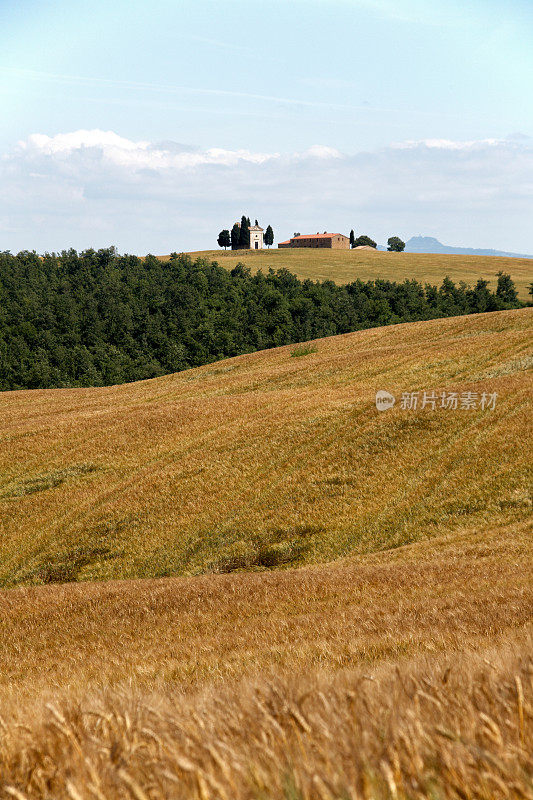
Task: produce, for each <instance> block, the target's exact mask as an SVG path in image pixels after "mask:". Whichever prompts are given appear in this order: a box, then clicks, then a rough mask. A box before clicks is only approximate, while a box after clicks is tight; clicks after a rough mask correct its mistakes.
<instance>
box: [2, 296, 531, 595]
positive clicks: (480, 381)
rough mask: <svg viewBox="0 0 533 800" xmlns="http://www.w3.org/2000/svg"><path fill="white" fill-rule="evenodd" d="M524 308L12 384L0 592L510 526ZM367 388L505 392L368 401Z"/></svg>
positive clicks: (523, 496)
mask: <svg viewBox="0 0 533 800" xmlns="http://www.w3.org/2000/svg"><path fill="white" fill-rule="evenodd" d="M532 320H533V312H532V311H531V310H530V309H523V310H518V311H509V312H499V313H492V314H480V315H473V316H469V317H458V318H453V319H445V320H435V321H429V322H421V323H410V324H404V325H397V326H390V327H386V328H379V329H372V330H366V331H360V332H357V333H353V334H347V335H344V336H338V337H332V338H327V339H323V340H320V341H318V342H316V343H315V349H316V350H317V352H311V353H309V354H308V355H305V356H301V357H293V356H292V355H291V353H292V352H293V348H292V347H291V346H287V347H280V348H277V349H274V350H270V351H263V352H259V353H254V354H250V355H245V356H240V357H237V358H233V359H229V360H226V361H223V362H219V363H216V364H211V365H207V366H204V367H201V368H198V369H194V370H187V371H185V372H182V373H178V374H174V375H168V376H166V377H162V378H158V379H154V380H151V381H146V382H140V383H133V384H127V385H122V386H115V387H108V388H97V389H66V390H63V389H57V390H43V391H41V390H36V391H18V392H5V393H3V394H2V395H1V397H0V402H1V404H2V448H1V452H0V524H1V526H2V527H1V531H2V553H1V557H0V586H5V587H9V586H12V585H15V584H17V583H25V584H30V583H48V582H54V581H56V582H57V581H68V580H88V579H91V580H104V579H111V578H136V577H162V576H167V575H175V574H184V575H194V574H200V573H204V572H231V571H234V570H238V569H248V570H249V569H264V568H268V567H279V566H285V567H286V566H290V565H300V564H304V563H317V562H323V561H325V560H329V559H333V558H338V557H342V556H346V555H348V554H351V553H364V552H371V551H376V550H383V549H389V548H391V547H398V546H400V545H404V544H408V543H410V542H415V541H421V540H424V539H427V538H432V537H435V536H438V535H443V534H447V533H451V532H453V531H455V530H463V529H466V528H467V527H470V528H473V527H476V526H477V527H478V528H479V529H480V530H481V529H484V528H485V527H487V526H490V527H494V526H496V525H500V524H509V523H512V522H513V521H519V520H521V519H523V518H524V516H525V515H527V514H528V513H529V512H530V503H531V500H530V496H529V484H528V465H529V462H530V458H529V456H530V453H529V452H528V449H527V447H526V446H525V443H526V441H527V433H528V430H529V425H530V413H529V412H530V408H529V395H530V390H531V381H530V371H529V370H528V367H530V366H531V328H532V325H531V323H532ZM310 349H313V348H310ZM297 352H298V351H297ZM378 389H384V390H388V391H390V392H392V393H394V394H395V395H396V396H398V397H400V395H401V392H402V391H409V392H412V391H419V392H423V391H427V392H431V391H433V390H435V391H436V392H441V391H445V392H452V391H453V392H457V393H458V394H461V393H463V392H468V391H471V392H475V393H478V395H479V397H478V399H479V398H480V397H481V394H482V393H483V392H485V393H494V392H496V393H497V395H498V398H497V402H496V405H495V408H494V409H492V410H491V409H485V410H484V411H483V410H481V409H480V408H477V409H470V410H464V409H463V410H461V409H457V410H453V409H441V408H437V410H436V411H432V410H431V408H430V407H426V408H424V409H422V408H420V407H419V408H417V409H416V410H403V409H402V408H401V407H400V402H398V403H397V404H396V406H395V407H394V408H393V409H392V410H390V411H389V412H383V413H379V412H377V410H376V406H375V402H374V399H375V393H376V390H378ZM478 405H479V404H478Z"/></svg>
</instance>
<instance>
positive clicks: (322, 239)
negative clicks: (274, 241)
mask: <svg viewBox="0 0 533 800" xmlns="http://www.w3.org/2000/svg"><path fill="white" fill-rule="evenodd" d="M278 247H329V248H330V249H334V250H349V249H350V239H349V237H348V236H344V234H342V233H326V231H324V233H313V234H306V235H304V236H301V235H300V236H293V237H292V239H288V240H287V241H286V242H280V243H279V244H278Z"/></svg>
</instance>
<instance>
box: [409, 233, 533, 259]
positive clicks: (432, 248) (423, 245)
mask: <svg viewBox="0 0 533 800" xmlns="http://www.w3.org/2000/svg"><path fill="white" fill-rule="evenodd" d="M405 251H406V253H443V254H444V253H447V254H450V255H454V254H455V255H458V256H503V257H506V258H533V255H525V254H524V253H507V252H505V251H504V250H480V249H477V248H474V247H449V246H448V245H446V244H442V243H441V242H439V240H438V239H435V238H434V237H433V236H412V237H411V238H410V239H409V241H408V242H406V245H405Z"/></svg>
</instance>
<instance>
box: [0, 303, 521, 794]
mask: <svg viewBox="0 0 533 800" xmlns="http://www.w3.org/2000/svg"><path fill="white" fill-rule="evenodd" d="M532 323H533V312H532V311H531V310H530V309H522V310H518V311H506V312H498V313H492V314H482V315H473V316H469V317H460V318H453V319H446V320H434V321H429V322H423V323H409V324H404V325H396V326H390V327H387V328H380V329H373V330H367V331H360V332H357V333H353V334H347V335H344V336H338V337H332V338H328V339H323V340H319V341H317V342H314V343H313V347H309V348H308V353H307V354H306V355H301V356H298V357H296V356H294V355H292V353H294V351H295V349H294V348H292V347H290V346H289V347H283V348H277V349H275V350H270V351H264V352H260V353H254V354H251V355H246V356H241V357H238V358H234V359H230V360H227V361H224V362H219V363H216V364H211V365H207V366H204V367H201V368H199V369H195V370H189V371H187V372H183V373H180V374H176V375H169V376H166V377H163V378H158V379H155V380H151V381H145V382H141V383H136V384H129V385H123V386H117V387H108V388H104V389H70V390H43V391H41V390H37V391H20V392H6V393H3V394H2V395H0V403H2V428H1V434H0V436H1V442H2V447H1V448H0V514H1V517H0V520H1V522H0V524H1V528H0V531H1V543H2V548H1V555H0V581H1V585H2V586H3V587H4V588H3V589H0V620H1V625H0V798H1V799H2V800H7V798H15V799H16V800H30V798H39V799H40V800H45V798H46V800H51V799H52V798H53V799H54V800H56V798H57V800H67V798H69V800H89V798H91V799H93V798H96V800H103V798H106V800H110V799H114V798H120V800H126V799H128V798H130V799H131V798H134V799H135V800H163V798H164V799H165V800H166V798H176V799H177V800H182V799H183V800H186V799H187V800H188V798H192V800H219V798H220V800H270V798H272V800H278V798H279V800H315V798H316V799H317V800H348V799H349V800H415V799H416V800H426V799H427V800H447V799H448V798H450V800H459V798H460V799H461V800H465V799H466V800H470V799H472V800H493V798H494V799H495V800H499V799H500V798H502V799H503V798H513V799H514V798H526V800H527V798H533V760H532V755H531V754H532V751H533V747H532V746H533V646H532V638H531V637H532V628H531V621H532V610H533V547H532V542H531V533H532V526H531V495H530V490H531V457H530V443H531V413H530V399H531V388H532V383H531V374H530V367H531V365H532V361H533V359H532V354H531V341H532V336H531V331H532V327H533V325H532ZM300 352H301V351H300ZM303 352H306V351H305V349H304V351H303ZM378 389H385V390H387V391H390V392H392V393H393V394H395V395H396V396H397V397H398V398H399V397H400V396H401V393H402V392H404V391H408V392H412V391H419V392H420V393H422V392H423V391H424V390H425V391H428V392H429V391H432V390H435V391H436V393H437V394H439V393H440V392H445V393H447V394H449V393H450V392H457V393H458V395H459V396H461V395H463V396H465V395H464V393H466V392H471V393H477V397H478V400H479V398H480V397H481V395H482V394H483V392H485V393H487V394H489V393H496V400H495V404H494V408H491V409H485V410H482V409H480V408H476V409H466V408H463V409H461V408H457V409H453V408H452V409H443V408H438V407H437V408H435V410H433V409H432V408H430V407H426V408H423V409H422V408H420V407H418V408H416V409H402V408H401V404H400V402H399V401H398V402H397V403H396V404H395V406H394V407H393V408H392V409H389V410H388V411H384V412H381V413H380V412H378V411H377V410H376V406H375V402H374V398H375V393H376V390H378ZM123 578H128V580H122V579H123Z"/></svg>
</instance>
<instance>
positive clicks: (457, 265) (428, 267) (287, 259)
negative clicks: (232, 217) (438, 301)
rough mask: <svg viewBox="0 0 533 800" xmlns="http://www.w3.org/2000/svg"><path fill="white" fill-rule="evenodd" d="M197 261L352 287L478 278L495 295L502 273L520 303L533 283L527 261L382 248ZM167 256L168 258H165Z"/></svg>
mask: <svg viewBox="0 0 533 800" xmlns="http://www.w3.org/2000/svg"><path fill="white" fill-rule="evenodd" d="M191 256H193V257H195V258H206V259H207V260H209V261H218V263H219V264H220V266H221V267H226V268H227V269H233V267H234V266H235V265H236V264H238V263H239V262H242V263H243V264H246V266H248V267H250V268H251V269H252V271H255V270H257V269H262V270H263V271H264V272H266V271H267V270H268V269H269V268H270V267H272V269H281V268H285V269H288V270H289V271H290V272H293V273H295V274H296V275H297V276H298V277H299V278H300V279H302V280H305V279H306V278H309V279H310V280H314V281H316V280H321V281H323V280H330V281H335V283H351V282H352V281H355V280H356V279H357V278H360V279H361V280H363V281H369V280H376V279H377V278H382V279H384V280H389V281H399V282H401V281H404V280H411V279H413V278H414V279H415V280H417V281H420V282H421V283H423V284H425V283H431V284H436V285H438V286H440V284H441V283H442V280H443V278H445V277H446V275H449V276H450V278H451V279H452V280H453V281H454V282H455V283H459V282H460V281H464V282H465V283H467V284H469V285H470V286H474V285H475V284H476V282H477V280H478V278H485V280H488V281H489V287H490V288H491V289H492V290H493V291H494V289H495V288H496V281H497V275H498V272H499V271H500V270H501V271H503V272H506V273H508V274H510V275H511V277H512V279H513V281H514V282H515V285H516V288H517V290H518V296H519V298H520V299H521V300H522V301H524V302H525V301H526V300H528V299H531V298H530V295H529V293H528V286H529V285H530V283H531V281H533V261H532V260H531V259H528V258H507V257H503V256H462V255H449V254H436V253H388V252H384V251H382V250H376V251H370V250H316V249H313V248H307V247H304V248H298V249H295V250H286V249H283V250H277V249H276V248H275V247H274V248H272V249H271V250H269V249H264V250H240V251H231V250H202V251H198V252H194V253H191ZM164 258H168V256H164Z"/></svg>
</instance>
